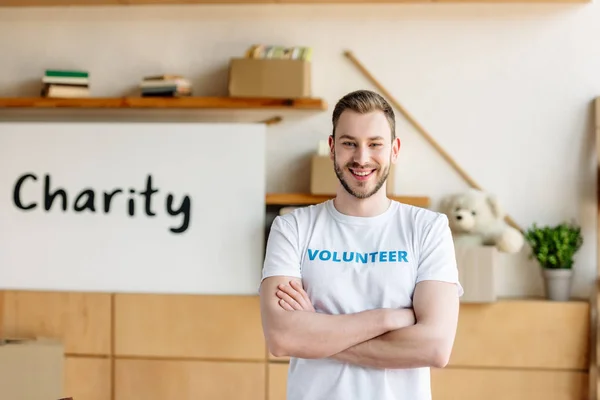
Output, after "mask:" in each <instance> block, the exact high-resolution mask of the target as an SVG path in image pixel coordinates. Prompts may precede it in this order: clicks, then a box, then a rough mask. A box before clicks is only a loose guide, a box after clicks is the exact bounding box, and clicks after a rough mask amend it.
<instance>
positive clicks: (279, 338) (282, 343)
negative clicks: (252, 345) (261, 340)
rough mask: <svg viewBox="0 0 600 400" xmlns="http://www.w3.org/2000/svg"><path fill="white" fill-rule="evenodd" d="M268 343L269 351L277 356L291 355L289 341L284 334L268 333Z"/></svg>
mask: <svg viewBox="0 0 600 400" xmlns="http://www.w3.org/2000/svg"><path fill="white" fill-rule="evenodd" d="M266 342H267V343H266V344H267V349H268V350H269V352H270V353H271V354H272V355H274V356H275V357H289V356H290V349H289V347H287V346H286V343H288V344H289V341H287V340H285V339H284V338H283V335H282V334H278V333H274V332H272V333H270V334H268V335H266Z"/></svg>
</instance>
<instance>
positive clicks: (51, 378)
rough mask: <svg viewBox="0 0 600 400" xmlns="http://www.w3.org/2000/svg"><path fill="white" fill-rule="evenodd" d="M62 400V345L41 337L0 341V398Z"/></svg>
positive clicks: (12, 399) (11, 399) (13, 399)
mask: <svg viewBox="0 0 600 400" xmlns="http://www.w3.org/2000/svg"><path fill="white" fill-rule="evenodd" d="M64 397H65V395H64V346H63V344H62V343H60V342H58V341H55V340H52V339H43V338H38V339H2V340H0V399H10V400H58V399H61V398H64Z"/></svg>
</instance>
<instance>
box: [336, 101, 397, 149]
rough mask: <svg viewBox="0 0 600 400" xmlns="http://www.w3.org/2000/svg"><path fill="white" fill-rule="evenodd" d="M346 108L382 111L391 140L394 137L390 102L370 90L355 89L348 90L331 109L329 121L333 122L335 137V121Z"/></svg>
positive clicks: (360, 110) (393, 121)
mask: <svg viewBox="0 0 600 400" xmlns="http://www.w3.org/2000/svg"><path fill="white" fill-rule="evenodd" d="M346 110H352V111H354V112H357V113H361V114H366V113H369V112H372V111H377V110H379V111H382V112H383V113H384V114H385V117H386V118H387V120H388V123H389V124H390V130H391V132H392V140H394V139H395V138H396V119H395V115H394V110H393V109H392V107H391V106H390V104H389V103H388V102H387V101H386V100H385V99H384V98H383V96H381V95H380V94H378V93H375V92H372V91H370V90H356V91H354V92H350V93H348V94H347V95H345V96H344V97H342V98H341V99H340V100H338V102H337V104H336V105H335V108H334V109H333V115H332V116H331V122H332V124H333V130H332V133H331V134H332V136H333V137H334V138H335V128H336V126H337V122H338V120H339V119H340V115H342V113H343V112H344V111H346Z"/></svg>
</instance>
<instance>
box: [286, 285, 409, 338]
mask: <svg viewBox="0 0 600 400" xmlns="http://www.w3.org/2000/svg"><path fill="white" fill-rule="evenodd" d="M278 289H279V290H278V291H277V297H279V299H280V300H279V305H280V306H281V308H283V309H284V310H287V311H309V312H315V309H314V307H313V305H312V303H311V301H310V298H309V297H308V293H306V291H305V290H304V288H303V287H302V285H301V284H300V283H299V282H297V281H291V282H290V283H289V284H281V285H279V286H278ZM388 321H389V326H392V327H395V328H394V329H400V328H405V327H407V326H411V325H414V324H415V322H416V318H415V314H414V312H413V310H412V309H411V308H399V309H390V310H389V313H388Z"/></svg>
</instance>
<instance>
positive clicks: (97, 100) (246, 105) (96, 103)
mask: <svg viewBox="0 0 600 400" xmlns="http://www.w3.org/2000/svg"><path fill="white" fill-rule="evenodd" d="M0 108H103V109H121V108H125V109H221V110H223V109H237V110H267V109H290V110H319V111H323V110H326V109H327V103H326V102H325V101H324V100H322V99H318V98H299V99H272V98H239V97H183V98H169V97H167V98H160V97H115V98H111V97H106V98H104V97H91V98H79V99H57V98H43V97H13V98H0Z"/></svg>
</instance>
